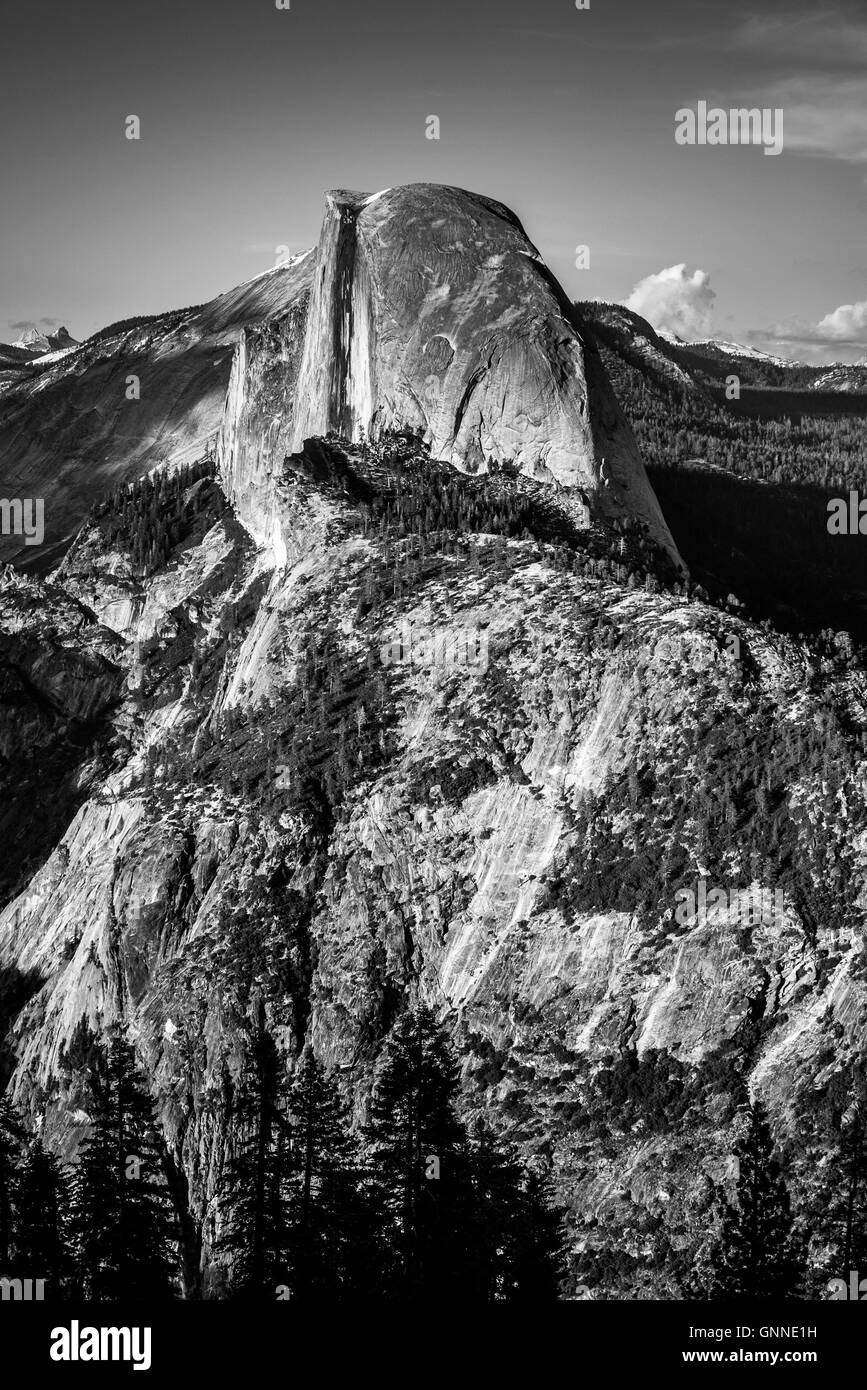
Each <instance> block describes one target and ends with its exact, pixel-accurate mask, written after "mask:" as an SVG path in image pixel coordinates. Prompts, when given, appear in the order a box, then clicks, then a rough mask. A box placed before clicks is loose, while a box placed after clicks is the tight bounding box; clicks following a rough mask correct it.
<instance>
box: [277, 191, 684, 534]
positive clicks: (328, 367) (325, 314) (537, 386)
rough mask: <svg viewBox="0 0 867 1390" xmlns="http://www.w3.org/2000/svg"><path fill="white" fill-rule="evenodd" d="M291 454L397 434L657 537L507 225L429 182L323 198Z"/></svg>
mask: <svg viewBox="0 0 867 1390" xmlns="http://www.w3.org/2000/svg"><path fill="white" fill-rule="evenodd" d="M297 401H298V406H297V410H296V418H295V424H294V429H293V436H292V439H293V445H294V447H295V449H299V448H300V447H301V445H302V444H303V441H304V439H305V438H307V437H308V436H311V435H321V434H325V433H327V432H328V431H329V430H335V431H337V432H338V433H341V434H344V435H346V436H347V437H349V438H351V439H358V438H359V437H360V436H361V434H362V432H363V433H365V434H367V435H373V436H376V435H377V434H379V433H381V432H382V431H383V430H389V429H398V428H409V429H412V430H413V431H415V432H417V433H420V434H422V435H423V436H424V438H425V439H426V440H427V441H428V442H429V444H430V446H431V452H432V454H433V455H434V456H435V457H436V458H440V459H445V460H446V461H448V462H450V463H453V464H455V465H456V466H457V467H460V468H463V469H466V470H468V471H471V472H475V471H477V470H478V469H483V468H485V467H486V466H487V464H488V463H489V462H490V461H494V462H497V463H500V462H502V461H504V460H513V461H515V462H516V463H517V464H518V465H519V467H520V468H521V471H522V472H524V473H526V474H527V475H529V476H531V477H534V478H537V479H539V480H541V481H545V482H552V483H557V484H559V485H560V486H562V487H569V488H575V489H578V490H579V492H580V495H581V499H582V502H583V504H584V506H585V507H586V509H587V515H588V519H589V517H590V516H593V515H596V516H602V517H608V518H612V517H623V516H632V517H637V518H639V519H640V520H642V521H643V522H645V523H646V525H647V526H648V528H649V530H650V532H651V534H652V535H653V536H654V537H655V538H656V539H657V540H658V541H659V542H660V543H661V544H663V545H664V546H666V548H667V549H668V550H669V551H670V552H671V553H672V554H675V547H674V543H673V541H672V538H671V535H670V533H669V530H668V527H667V526H666V523H665V521H664V519H663V517H662V514H661V512H660V509H659V506H658V504H657V502H656V499H655V497H654V495H653V492H652V490H651V488H650V485H649V483H648V481H647V478H646V476H645V472H644V467H643V464H642V462H641V458H640V455H639V452H638V449H637V446H636V444H635V441H634V439H633V437H632V433H631V431H630V429H629V427H628V425H627V424H626V421H625V420H624V418H623V415H622V413H621V411H620V409H619V407H618V405H617V402H616V400H615V399H614V396H613V394H612V392H611V390H610V387H609V385H608V381H607V378H606V376H605V372H604V370H603V368H602V365H601V362H600V360H599V357H598V354H597V351H596V349H595V346H594V345H593V344H592V342H591V341H590V340H589V339H585V338H584V337H583V336H582V334H581V333H580V331H579V328H578V325H577V321H576V319H575V317H574V311H573V309H572V306H571V305H570V304H569V302H568V300H567V298H566V296H565V295H564V293H563V291H562V289H561V288H560V286H559V285H558V284H557V282H556V280H555V279H554V277H553V276H552V275H551V273H550V271H549V270H548V269H547V267H546V266H545V265H544V263H543V262H542V259H541V257H540V255H539V253H538V251H537V250H536V248H535V247H534V246H533V245H532V243H531V242H530V241H529V240H528V239H527V236H526V234H525V232H524V230H523V228H522V226H521V224H520V222H519V221H518V219H517V218H516V217H515V215H514V213H512V212H510V211H509V209H508V208H506V207H504V206H503V204H502V203H497V202H495V201H493V200H492V199H489V198H484V197H482V196H480V195H478V194H475V193H467V192H465V191H464V190H462V189H458V188H448V187H442V186H439V185H435V184H410V185H408V186H406V187H403V188H395V189H389V190H387V191H386V192H384V193H381V194H373V195H366V194H362V193H353V192H347V191H344V190H338V191H336V192H332V193H329V194H328V195H327V198H326V212H325V220H324V222H323V225H322V233H321V236H320V240H319V246H318V249H317V253H316V266H315V270H314V276H313V293H312V298H311V304H310V311H309V316H308V320H307V331H306V336H305V341H304V354H303V360H302V365H301V372H300V377H299V381H298V388H297Z"/></svg>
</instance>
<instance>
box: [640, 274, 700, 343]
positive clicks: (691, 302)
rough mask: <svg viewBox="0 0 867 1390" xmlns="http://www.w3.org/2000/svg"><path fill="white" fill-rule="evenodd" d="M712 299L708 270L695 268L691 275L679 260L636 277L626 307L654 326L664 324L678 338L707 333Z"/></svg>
mask: <svg viewBox="0 0 867 1390" xmlns="http://www.w3.org/2000/svg"><path fill="white" fill-rule="evenodd" d="M715 299H716V291H715V290H712V289H711V287H710V276H709V275H708V273H707V271H706V270H694V271H693V273H692V274H691V275H690V274H689V273H688V272H687V269H686V265H685V264H681V265H672V266H669V267H668V269H667V270H660V271H658V272H657V273H656V274H655V275H648V276H646V277H645V278H644V279H643V280H639V282H638V284H637V285H636V286H635V289H634V290H633V291H632V294H631V295H630V296H629V298H628V299H627V300H626V307H627V309H633V310H634V311H635V313H636V314H641V316H642V318H646V319H647V320H648V321H649V322H650V323H652V324H653V327H654V328H656V329H659V328H666V329H668V331H669V332H671V333H677V334H679V336H680V337H681V338H703V337H707V336H708V334H709V333H710V325H711V318H712V316H713V302H714V300H715Z"/></svg>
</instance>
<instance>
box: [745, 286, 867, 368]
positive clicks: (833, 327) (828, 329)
mask: <svg viewBox="0 0 867 1390" xmlns="http://www.w3.org/2000/svg"><path fill="white" fill-rule="evenodd" d="M749 338H750V341H751V342H759V343H764V344H770V343H774V344H777V346H779V347H781V348H785V349H788V350H789V351H793V352H800V353H801V354H802V355H803V356H805V357H806V358H807V360H809V361H816V362H820V363H829V362H838V361H840V360H841V354H843V358H842V360H845V359H846V358H847V357H851V356H854V355H856V354H863V353H864V352H865V350H867V299H863V300H860V301H859V302H858V303H856V304H841V305H840V306H839V308H837V309H832V310H831V313H830V314H826V315H825V317H824V318H822V319H820V320H819V322H818V323H809V322H807V321H806V320H805V319H796V318H792V319H790V320H789V321H788V322H787V323H778V324H774V326H773V327H772V328H761V329H759V328H757V329H754V330H753V331H752V332H751V333H750V334H749Z"/></svg>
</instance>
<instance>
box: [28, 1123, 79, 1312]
mask: <svg viewBox="0 0 867 1390" xmlns="http://www.w3.org/2000/svg"><path fill="white" fill-rule="evenodd" d="M69 1200H70V1184H69V1176H68V1174H67V1173H66V1172H65V1171H64V1170H63V1169H62V1168H61V1166H60V1164H59V1163H58V1161H57V1159H56V1158H55V1157H54V1155H53V1154H51V1153H49V1152H48V1150H47V1149H46V1148H45V1147H44V1146H43V1144H42V1143H41V1142H40V1140H39V1139H38V1138H33V1139H31V1141H30V1143H29V1145H28V1147H27V1151H26V1153H25V1156H24V1160H23V1162H22V1164H21V1170H20V1177H19V1221H18V1238H17V1260H16V1272H17V1273H20V1274H21V1275H22V1276H23V1277H26V1278H31V1279H44V1280H45V1281H46V1294H45V1296H46V1298H49V1299H56V1298H62V1297H63V1296H64V1293H65V1292H66V1289H67V1285H68V1281H69V1279H70V1277H71V1274H72V1255H71V1251H70V1248H69V1213H68V1207H69Z"/></svg>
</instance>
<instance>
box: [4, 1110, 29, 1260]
mask: <svg viewBox="0 0 867 1390" xmlns="http://www.w3.org/2000/svg"><path fill="white" fill-rule="evenodd" d="M23 1138H24V1130H23V1129H22V1127H21V1124H20V1122H19V1120H18V1117H17V1116H16V1114H15V1112H14V1110H13V1109H12V1106H11V1105H10V1104H9V1102H8V1100H5V1099H2V1098H0V1271H3V1272H5V1271H6V1270H8V1268H9V1266H10V1262H11V1260H12V1257H13V1252H14V1249H15V1241H16V1235H17V1200H18V1180H19V1162H20V1153H21V1143H22V1140H23Z"/></svg>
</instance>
